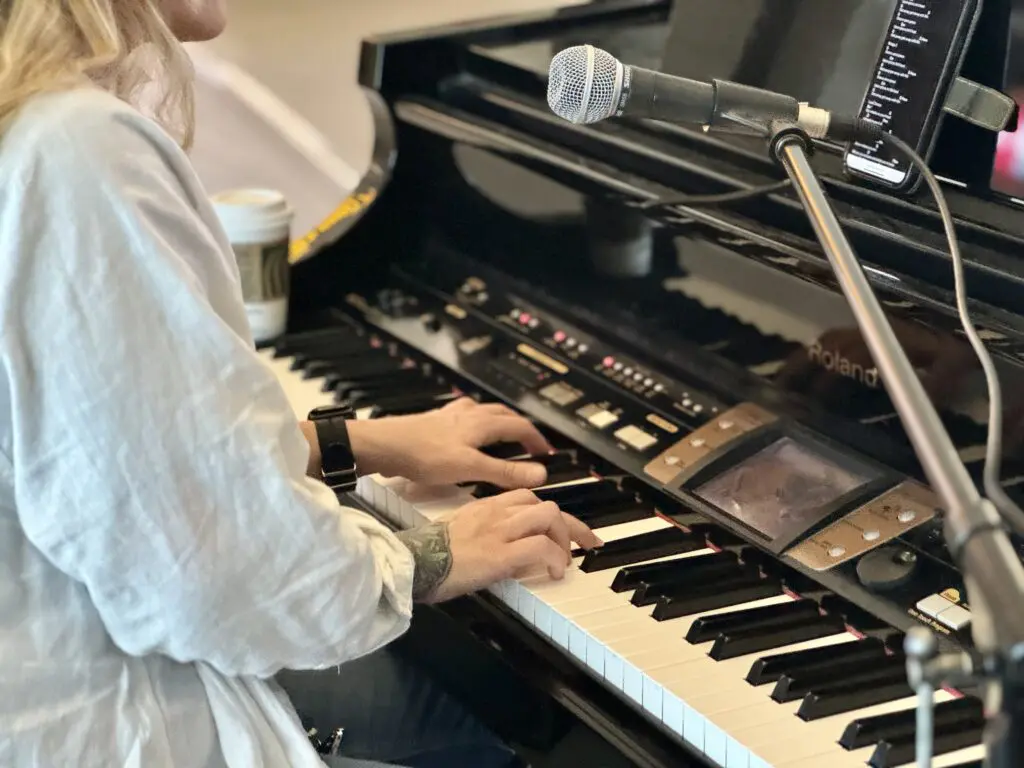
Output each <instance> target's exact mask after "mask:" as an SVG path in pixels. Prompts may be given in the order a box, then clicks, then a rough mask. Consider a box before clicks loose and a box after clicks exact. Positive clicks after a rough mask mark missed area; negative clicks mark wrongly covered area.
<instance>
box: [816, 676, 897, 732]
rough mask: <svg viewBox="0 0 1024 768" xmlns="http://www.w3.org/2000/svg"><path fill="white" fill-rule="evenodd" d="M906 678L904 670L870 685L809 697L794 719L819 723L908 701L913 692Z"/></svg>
mask: <svg viewBox="0 0 1024 768" xmlns="http://www.w3.org/2000/svg"><path fill="white" fill-rule="evenodd" d="M906 678H907V676H906V671H905V670H897V671H895V672H890V673H888V674H886V675H881V676H879V677H878V678H877V679H875V680H872V681H870V683H869V684H865V683H864V682H856V683H852V684H849V685H837V686H834V687H831V688H827V689H825V690H822V691H818V692H815V693H809V694H807V695H806V696H805V697H804V700H803V702H802V703H801V704H800V709H799V711H797V713H796V714H797V717H799V718H800V719H801V720H820V719H821V718H823V717H831V716H832V715H839V714H842V713H843V712H853V711H855V710H858V709H864V708H866V707H873V706H875V705H876V704H884V703H885V702H887V701H895V700H896V699H904V698H907V697H909V696H912V695H913V691H911V689H910V686H909V685H908V684H907V679H906Z"/></svg>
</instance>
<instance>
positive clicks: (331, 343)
mask: <svg viewBox="0 0 1024 768" xmlns="http://www.w3.org/2000/svg"><path fill="white" fill-rule="evenodd" d="M354 343H359V344H362V346H364V347H365V346H368V345H369V341H368V339H367V337H366V334H365V333H363V332H362V331H361V330H356V329H355V328H352V327H351V326H338V327H331V328H321V329H319V330H316V331H307V332H305V333H293V334H289V335H287V336H284V337H282V338H280V339H278V340H277V341H276V342H275V343H274V356H275V357H286V356H289V355H292V356H294V355H301V354H310V353H315V352H323V353H329V352H330V351H331V350H332V349H334V348H342V349H344V348H346V347H347V346H348V345H350V344H354Z"/></svg>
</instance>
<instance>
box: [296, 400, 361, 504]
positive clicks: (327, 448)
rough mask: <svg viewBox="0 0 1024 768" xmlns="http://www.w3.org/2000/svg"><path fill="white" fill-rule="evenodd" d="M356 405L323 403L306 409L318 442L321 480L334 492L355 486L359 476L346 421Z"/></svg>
mask: <svg viewBox="0 0 1024 768" xmlns="http://www.w3.org/2000/svg"><path fill="white" fill-rule="evenodd" d="M355 415H356V412H355V409H353V408H350V407H348V406H347V405H326V406H321V407H320V408H314V409H313V410H312V411H310V412H309V416H308V418H309V420H310V421H311V422H313V426H314V427H316V439H317V442H319V443H320V466H321V471H322V472H323V480H324V482H325V483H326V484H327V486H328V487H329V488H331V489H332V490H334V491H335V492H336V493H345V492H347V491H351V490H354V489H355V487H356V483H357V481H358V480H359V474H358V472H357V470H356V455H355V454H354V453H353V452H352V443H351V441H350V440H349V437H348V424H347V423H346V422H347V421H348V420H350V419H354V418H355Z"/></svg>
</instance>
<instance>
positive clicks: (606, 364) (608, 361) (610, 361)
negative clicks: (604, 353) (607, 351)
mask: <svg viewBox="0 0 1024 768" xmlns="http://www.w3.org/2000/svg"><path fill="white" fill-rule="evenodd" d="M613 365H615V358H614V357H606V358H605V359H604V367H605V368H611V367H612V366H613Z"/></svg>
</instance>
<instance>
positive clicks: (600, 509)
mask: <svg viewBox="0 0 1024 768" xmlns="http://www.w3.org/2000/svg"><path fill="white" fill-rule="evenodd" d="M559 506H560V508H561V510H562V511H563V512H568V513H569V514H570V515H575V516H576V517H578V518H579V519H580V520H583V521H588V520H592V519H595V518H599V517H602V516H604V515H613V514H615V513H616V512H620V511H623V510H631V509H642V510H646V512H647V514H646V515H645V517H651V516H653V515H654V508H653V507H648V506H645V505H643V504H640V503H638V502H637V501H636V500H635V499H633V498H632V497H630V496H626V495H623V496H621V497H619V498H615V499H607V500H604V501H599V502H587V501H582V502H572V503H569V504H561V505H559Z"/></svg>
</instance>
